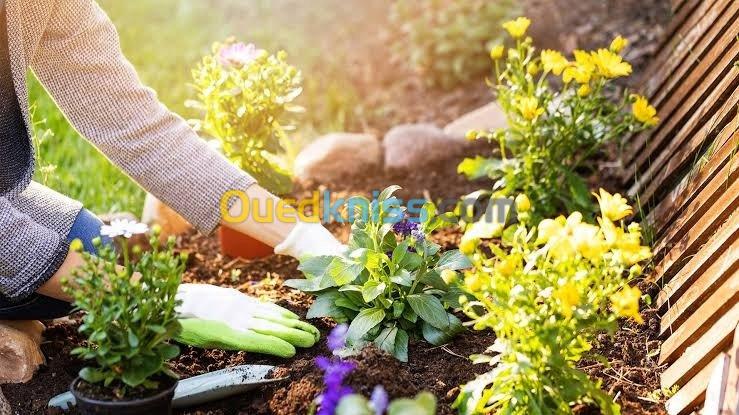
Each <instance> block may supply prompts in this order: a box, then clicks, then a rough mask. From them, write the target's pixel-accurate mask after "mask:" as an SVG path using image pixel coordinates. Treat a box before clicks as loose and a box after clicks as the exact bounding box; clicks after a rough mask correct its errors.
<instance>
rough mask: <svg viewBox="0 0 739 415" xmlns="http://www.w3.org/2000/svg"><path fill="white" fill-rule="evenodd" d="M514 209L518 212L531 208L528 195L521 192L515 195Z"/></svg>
mask: <svg viewBox="0 0 739 415" xmlns="http://www.w3.org/2000/svg"><path fill="white" fill-rule="evenodd" d="M516 210H517V211H519V212H528V211H529V210H531V201H530V200H529V197H528V196H526V195H525V194H523V193H521V194H519V195H518V196H516Z"/></svg>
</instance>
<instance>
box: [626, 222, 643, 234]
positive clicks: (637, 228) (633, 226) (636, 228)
mask: <svg viewBox="0 0 739 415" xmlns="http://www.w3.org/2000/svg"><path fill="white" fill-rule="evenodd" d="M627 229H628V230H629V233H638V234H641V225H639V222H631V223H630V224H629V226H628V228H627Z"/></svg>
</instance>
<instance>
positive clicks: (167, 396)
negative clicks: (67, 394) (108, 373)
mask: <svg viewBox="0 0 739 415" xmlns="http://www.w3.org/2000/svg"><path fill="white" fill-rule="evenodd" d="M81 380H82V379H80V378H77V379H75V380H74V381H72V384H71V385H69V390H70V391H71V392H72V395H74V399H75V400H76V401H77V410H78V411H79V413H80V414H82V415H140V414H152V415H153V414H156V415H159V414H161V415H170V414H171V413H172V398H173V397H174V390H175V387H176V386H177V382H176V381H173V382H172V385H171V386H170V387H169V388H167V389H165V390H163V391H161V392H159V393H157V394H156V395H152V396H149V397H146V398H143V399H134V400H129V401H102V400H97V399H92V398H88V397H86V396H84V395H83V394H82V393H80V391H78V390H77V387H76V386H77V384H78V383H79V382H80V381H81Z"/></svg>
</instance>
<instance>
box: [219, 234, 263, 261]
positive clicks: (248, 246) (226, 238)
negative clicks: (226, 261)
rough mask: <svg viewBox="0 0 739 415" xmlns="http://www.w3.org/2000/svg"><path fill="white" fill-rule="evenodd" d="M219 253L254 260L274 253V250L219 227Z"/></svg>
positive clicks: (252, 239)
mask: <svg viewBox="0 0 739 415" xmlns="http://www.w3.org/2000/svg"><path fill="white" fill-rule="evenodd" d="M218 237H219V239H220V241H221V253H223V254H224V255H228V256H230V257H233V258H243V259H256V258H264V257H266V256H269V255H272V254H273V253H274V248H272V247H271V246H269V245H267V244H265V243H263V242H260V241H258V240H256V239H254V238H252V237H250V236H247V235H244V234H243V233H241V232H237V231H235V230H233V229H231V228H227V227H225V226H221V227H220V229H219V230H218Z"/></svg>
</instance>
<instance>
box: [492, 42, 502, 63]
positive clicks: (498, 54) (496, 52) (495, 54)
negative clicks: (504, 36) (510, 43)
mask: <svg viewBox="0 0 739 415" xmlns="http://www.w3.org/2000/svg"><path fill="white" fill-rule="evenodd" d="M504 51H505V48H504V47H503V45H496V46H493V48H492V49H490V58H492V59H493V60H497V59H500V58H502V57H503V52H504Z"/></svg>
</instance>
